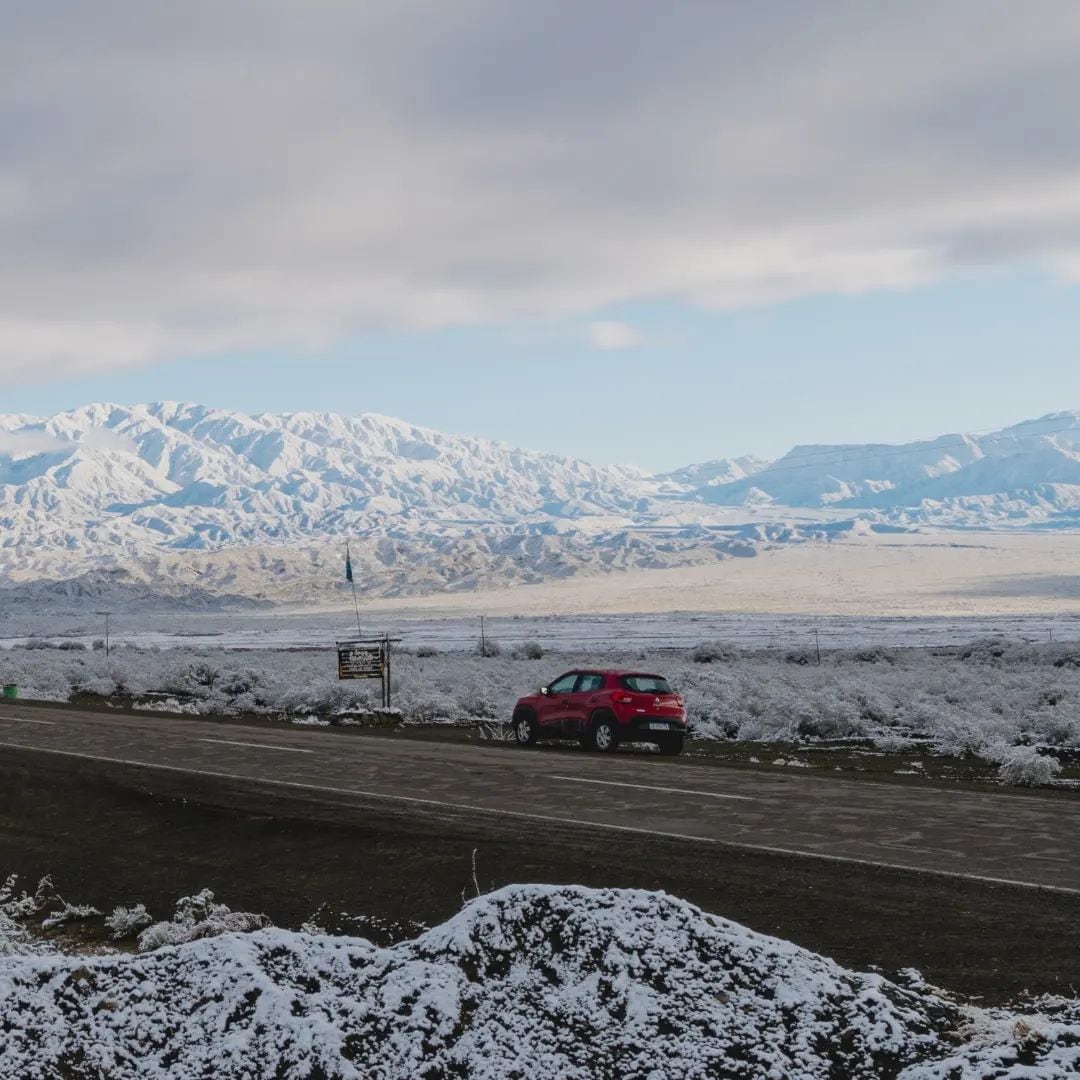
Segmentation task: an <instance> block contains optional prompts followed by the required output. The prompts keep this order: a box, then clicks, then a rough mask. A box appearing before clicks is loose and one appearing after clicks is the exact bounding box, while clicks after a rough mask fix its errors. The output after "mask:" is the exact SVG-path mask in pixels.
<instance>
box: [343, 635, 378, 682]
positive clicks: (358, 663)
mask: <svg viewBox="0 0 1080 1080" xmlns="http://www.w3.org/2000/svg"><path fill="white" fill-rule="evenodd" d="M337 662H338V678H339V679H381V678H382V677H383V676H384V675H385V673H386V656H385V652H384V648H383V646H382V645H381V644H379V645H346V644H342V645H339V646H338V654H337Z"/></svg>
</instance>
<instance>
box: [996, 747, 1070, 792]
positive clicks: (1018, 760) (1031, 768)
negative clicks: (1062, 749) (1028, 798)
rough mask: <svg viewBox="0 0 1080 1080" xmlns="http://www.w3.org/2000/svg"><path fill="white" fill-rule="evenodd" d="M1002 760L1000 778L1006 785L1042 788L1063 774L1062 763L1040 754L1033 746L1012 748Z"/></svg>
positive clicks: (999, 769) (999, 768)
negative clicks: (1059, 774)
mask: <svg viewBox="0 0 1080 1080" xmlns="http://www.w3.org/2000/svg"><path fill="white" fill-rule="evenodd" d="M1000 760H1001V765H1000V766H999V767H998V777H999V779H1001V780H1002V781H1003V782H1004V783H1006V784H1022V785H1024V786H1026V787H1041V786H1043V785H1044V784H1050V783H1053V781H1054V778H1055V777H1056V776H1057V774H1058V773H1059V772H1061V763H1060V762H1059V761H1058V760H1057V759H1056V758H1052V757H1048V756H1047V755H1045V754H1040V753H1039V751H1038V750H1036V749H1035V748H1034V747H1033V746H1013V747H1010V748H1009V749H1008V751H1006V752H1005V753H1004V754H1003V755H1002V757H1001V759H1000Z"/></svg>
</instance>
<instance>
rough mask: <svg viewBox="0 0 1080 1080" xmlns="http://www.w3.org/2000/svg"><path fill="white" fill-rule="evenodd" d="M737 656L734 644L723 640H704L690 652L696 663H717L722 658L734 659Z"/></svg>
mask: <svg viewBox="0 0 1080 1080" xmlns="http://www.w3.org/2000/svg"><path fill="white" fill-rule="evenodd" d="M737 656H738V652H737V650H736V649H735V648H734V646H732V645H728V644H726V643H725V642H723V641H703V642H702V643H701V644H700V645H697V646H695V648H694V650H693V651H692V652H691V653H690V659H691V660H693V661H694V663H695V664H715V663H716V662H717V661H721V660H734V659H735V658H736V657H737Z"/></svg>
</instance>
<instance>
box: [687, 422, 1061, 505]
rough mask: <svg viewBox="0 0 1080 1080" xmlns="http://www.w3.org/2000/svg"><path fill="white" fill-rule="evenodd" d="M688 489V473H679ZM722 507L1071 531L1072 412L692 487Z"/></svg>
mask: <svg viewBox="0 0 1080 1080" xmlns="http://www.w3.org/2000/svg"><path fill="white" fill-rule="evenodd" d="M679 475H680V476H681V477H685V478H687V479H690V478H691V477H692V472H691V471H690V470H682V471H681V473H680V474H679ZM694 494H695V495H696V496H697V497H698V498H700V499H702V500H704V501H706V502H709V503H712V504H714V505H723V506H748V507H760V506H763V505H768V504H779V505H783V506H790V507H830V508H833V509H837V510H842V511H843V512H845V513H858V512H859V511H867V510H876V511H879V512H880V513H881V514H882V515H883V516H886V517H889V518H891V519H904V520H908V521H912V522H915V523H935V524H961V525H968V526H979V525H983V526H985V525H990V524H997V523H1005V522H1012V523H1018V524H1036V523H1040V522H1043V523H1050V522H1053V521H1054V520H1055V518H1057V519H1058V520H1060V521H1061V523H1062V524H1070V525H1071V524H1072V523H1073V521H1074V515H1072V514H1070V513H1069V512H1070V511H1076V510H1080V412H1061V413H1053V414H1051V415H1049V416H1044V417H1042V418H1040V419H1038V420H1027V421H1024V422H1023V423H1020V424H1016V425H1014V426H1012V427H1007V428H1003V429H1002V430H1000V431H995V432H992V433H990V434H988V435H959V434H956V435H942V436H940V437H939V438H936V439H931V440H929V441H926V442H912V443H905V444H900V445H888V444H866V445H850V446H844V445H836V446H829V445H821V446H796V447H795V448H794V449H792V450H791V451H789V452H788V453H787V454H785V455H784V456H783V457H782V458H780V459H779V460H778V461H775V462H773V463H772V464H770V465H767V466H764V467H762V468H759V469H756V470H754V471H753V472H750V473H749V474H748V475H746V476H743V477H735V478H733V479H732V480H731V481H729V482H726V483H724V482H722V483H719V484H717V483H711V482H707V483H703V484H695V485H694Z"/></svg>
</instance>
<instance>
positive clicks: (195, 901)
mask: <svg viewBox="0 0 1080 1080" xmlns="http://www.w3.org/2000/svg"><path fill="white" fill-rule="evenodd" d="M269 925H270V920H269V919H268V918H267V917H266V916H265V915H254V914H252V913H251V912H249V911H232V910H231V909H230V908H228V907H226V906H225V905H224V904H215V903H214V894H213V893H212V892H211V891H210V890H209V889H203V891H202V892H200V893H196V894H195V895H194V896H184V897H181V898H180V899H179V900H178V901H177V902H176V912H175V914H174V915H173V917H172V921H171V922H159V923H154V925H153V926H150V927H147V928H146V929H145V930H144V931H143V932H142V933H141V934H140V935H139V952H152V951H153V950H154V949H160V948H161V947H162V946H163V945H181V944H183V943H184V942H185V941H197V940H199V939H200V938H208V937H216V936H217V935H218V934H235V933H246V932H248V931H251V930H261V929H263V928H264V927H267V926H269Z"/></svg>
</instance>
